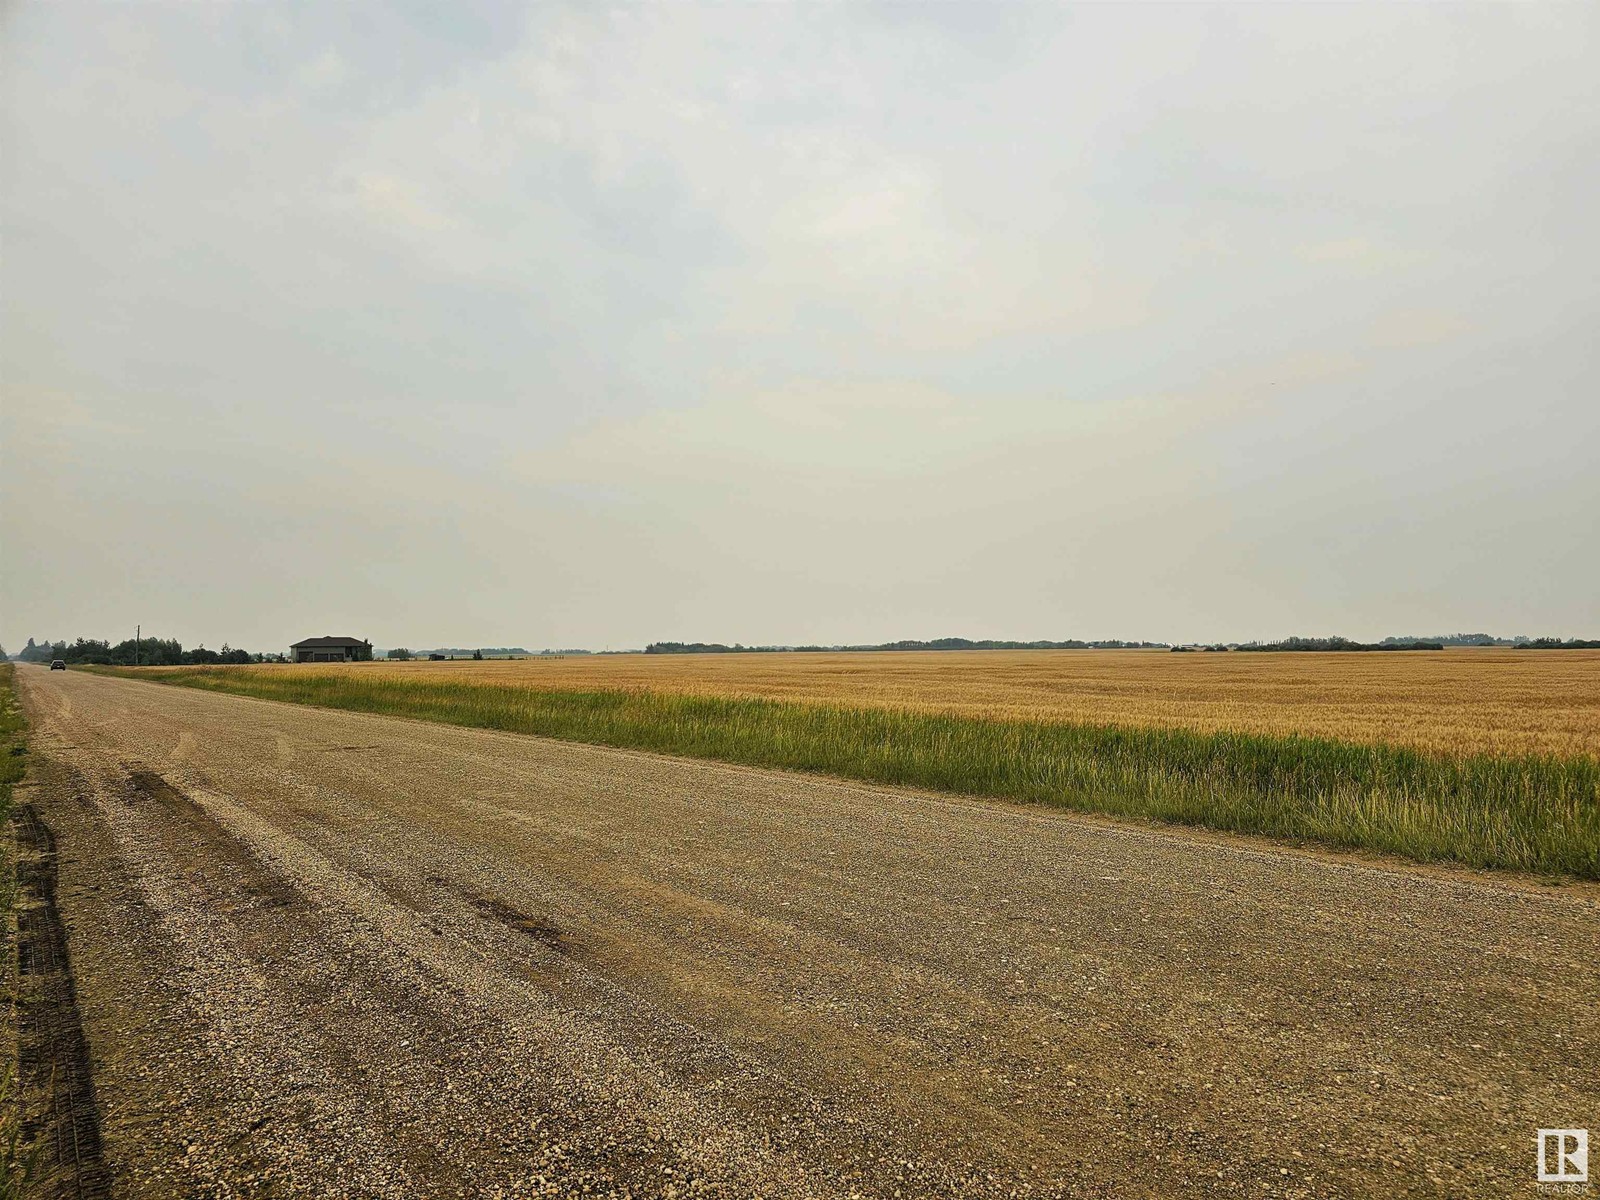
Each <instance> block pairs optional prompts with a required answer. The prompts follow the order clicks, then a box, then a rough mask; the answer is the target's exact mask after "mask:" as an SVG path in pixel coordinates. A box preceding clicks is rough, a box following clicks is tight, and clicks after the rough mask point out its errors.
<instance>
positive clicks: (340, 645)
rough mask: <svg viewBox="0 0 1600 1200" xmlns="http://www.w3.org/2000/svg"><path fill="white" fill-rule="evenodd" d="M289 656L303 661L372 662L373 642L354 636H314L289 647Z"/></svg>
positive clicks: (299, 661) (296, 660)
mask: <svg viewBox="0 0 1600 1200" xmlns="http://www.w3.org/2000/svg"><path fill="white" fill-rule="evenodd" d="M289 657H290V658H291V659H293V660H294V661H295V662H297V663H303V662H371V661H372V643H371V642H368V641H364V640H363V639H361V638H352V637H314V638H306V639H305V640H304V641H299V642H296V643H295V644H294V645H292V646H290V647H289Z"/></svg>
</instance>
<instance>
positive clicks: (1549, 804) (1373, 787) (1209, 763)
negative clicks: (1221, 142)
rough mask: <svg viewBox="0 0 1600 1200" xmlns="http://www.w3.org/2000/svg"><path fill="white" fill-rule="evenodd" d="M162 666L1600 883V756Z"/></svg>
mask: <svg viewBox="0 0 1600 1200" xmlns="http://www.w3.org/2000/svg"><path fill="white" fill-rule="evenodd" d="M141 677H142V678H152V679H157V680H159V681H160V682H163V683H170V684H180V685H182V686H185V687H194V688H203V689H208V690H212V691H220V692H229V693H233V694H235V695H243V696H254V697H259V698H263V699H272V700H285V701H291V702H294V703H298V704H311V705H320V706H324V707H330V708H342V709H353V710H356V711H359V712H370V713H382V714H385V715H390V716H403V717H415V718H421V719H423V720H430V721H442V722H447V723H450V724H455V725H467V726H475V727H479V728H485V729H499V730H507V731H510V732H514V733H530V734H540V735H543V736H546V737H555V738H564V739H567V740H571V741H579V742H589V743H594V744H598V745H604V746H618V747H628V748H634V749H642V750H652V751H659V752H662V753H667V754H679V755H686V756H690V757H695V758H709V759H718V760H721V761H724V762H734V763H744V764H748V765H751V766H758V767H782V768H789V769H793V770H800V771H815V772H823V773H827V774H832V775H840V776H845V777H848V778H851V779H860V780H866V781H869V782H873V783H886V784H903V785H908V786H911V787H917V788H925V789H931V790H938V791H944V792H955V793H963V794H968V795H974V796H992V797H999V798H1004V799H1008V800H1021V801H1031V802H1036V803H1043V804H1052V805H1059V806H1062V807H1067V808H1074V809H1082V810H1086V811H1094V812H1101V813H1109V814H1113V815H1118V816H1127V817H1136V818H1150V819H1155V820H1160V821H1172V822H1179V823H1183V824H1190V825H1203V826H1207V827H1209V828H1213V829H1223V830H1234V831H1238V832H1244V833H1262V834H1270V835H1273V836H1278V837H1285V838H1294V839H1305V840H1308V841H1313V842H1319V843H1322V844H1325V845H1329V846H1337V847H1358V848H1363V849H1370V850H1380V851H1386V852H1389V853H1393V854H1399V855H1404V856H1406V857H1408V858H1413V859H1418V860H1424V861H1426V860H1452V861H1456V862H1461V863H1467V864H1471V865H1474V866H1483V867H1505V868H1513V869H1519V870H1527V871H1536V872H1544V873H1555V874H1570V875H1575V876H1580V877H1583V878H1590V879H1594V878H1600V762H1597V761H1596V760H1594V759H1592V758H1588V757H1570V758H1564V757H1552V756H1533V755H1522V756H1515V757H1510V756H1491V755H1481V754H1480V755H1462V756H1454V755H1447V754H1439V753H1429V752H1424V751H1419V750H1413V749H1407V748H1404V747H1398V746H1387V745H1363V744H1357V743H1351V742H1342V741H1335V740H1331V739H1327V738H1311V737H1296V736H1270V735H1261V734H1244V733H1207V732H1196V731H1193V730H1185V729H1174V728H1168V729H1159V728H1120V727H1115V726H1101V725H1088V724H1059V723H1049V722H1039V721H1025V720H993V721H991V720H985V719H982V718H978V717H971V716H962V715H949V714H938V713H925V712H915V711H906V710H896V709H882V708H851V707H841V706H836V705H823V704H805V703H794V702H789V701H776V700H762V699H748V698H728V697H715V696H696V695H677V694H670V693H657V692H643V691H594V692H574V691H551V690H537V689H531V688H525V687H510V686H494V685H484V684H474V683H452V682H447V681H437V680H431V679H429V680H414V679H397V678H393V677H382V676H372V675H366V674H364V673H359V672H351V673H349V674H344V675H314V674H305V675H299V674H296V673H294V672H288V671H278V672H267V671H260V670H256V669H253V668H249V667H243V668H198V669H184V668H180V669H176V670H166V671H154V672H146V673H144V674H143V675H142V676H141Z"/></svg>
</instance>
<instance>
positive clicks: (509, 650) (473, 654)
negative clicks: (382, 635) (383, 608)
mask: <svg viewBox="0 0 1600 1200" xmlns="http://www.w3.org/2000/svg"><path fill="white" fill-rule="evenodd" d="M544 653H545V654H549V653H550V651H548V650H546V651H544ZM562 653H563V654H587V653H588V651H587V650H564V651H562ZM378 654H379V655H381V656H382V657H383V658H389V659H394V660H396V661H399V662H406V661H409V660H410V659H413V658H427V657H428V655H430V654H442V655H444V656H445V657H446V658H474V659H484V658H525V657H529V656H530V651H527V650H524V649H523V648H522V647H521V646H479V647H476V648H473V649H464V648H462V647H460V646H436V647H435V648H434V649H432V650H411V649H408V648H406V647H405V646H396V647H395V648H394V649H393V650H380V651H378Z"/></svg>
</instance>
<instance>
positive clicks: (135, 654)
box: [133, 625, 144, 667]
mask: <svg viewBox="0 0 1600 1200" xmlns="http://www.w3.org/2000/svg"><path fill="white" fill-rule="evenodd" d="M143 632H144V626H143V625H135V626H134V627H133V665H134V666H136V667H137V666H138V665H139V635H140V634H141V633H143Z"/></svg>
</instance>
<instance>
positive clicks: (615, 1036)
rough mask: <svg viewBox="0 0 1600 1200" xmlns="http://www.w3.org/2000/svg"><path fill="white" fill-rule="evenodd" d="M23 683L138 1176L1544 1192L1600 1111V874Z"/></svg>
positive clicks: (317, 1184) (270, 1190) (21, 675)
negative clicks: (1538, 1138)
mask: <svg viewBox="0 0 1600 1200" xmlns="http://www.w3.org/2000/svg"><path fill="white" fill-rule="evenodd" d="M17 680H18V683H19V685H20V687H21V689H22V692H23V695H24V699H25V704H26V707H27V711H28V715H29V717H30V720H31V721H32V724H33V732H32V746H33V752H32V755H31V762H32V768H31V776H30V779H31V785H30V786H29V787H28V788H27V789H25V793H24V794H23V795H19V799H21V798H24V796H25V798H26V800H27V801H28V804H29V807H30V808H31V809H32V810H33V811H34V812H36V813H37V814H38V816H39V818H40V819H41V820H42V821H43V822H44V824H45V825H47V826H48V829H49V831H51V832H53V835H54V845H55V850H56V867H57V879H56V885H55V886H56V900H57V905H58V907H59V911H60V914H61V918H62V923H63V925H64V927H65V930H66V944H67V947H68V952H69V953H70V958H71V964H72V968H73V972H74V975H75V979H76V1002H77V1006H78V1010H79V1011H80V1013H81V1018H82V1028H83V1030H84V1032H85V1034H86V1035H87V1044H88V1053H89V1058H90V1061H91V1064H92V1074H93V1081H94V1103H95V1107H96V1108H97V1110H98V1127H99V1142H100V1146H101V1147H102V1150H101V1151H100V1153H101V1156H102V1158H103V1163H102V1165H101V1167H99V1168H96V1169H103V1170H105V1171H108V1172H109V1177H110V1178H111V1180H112V1185H111V1189H112V1192H113V1194H116V1195H121V1196H138V1197H146V1196H148V1197H169V1196H291V1195H293V1196H302V1195H304V1196H327V1197H367V1196H374V1197H376V1196H383V1197H389V1196H395V1197H434V1196H439V1197H453V1196H470V1197H496V1196H504V1197H511V1196H534V1195H552V1196H587V1195H595V1196H612V1195H621V1196H633V1197H658V1196H659V1197H666V1196H681V1197H688V1196H716V1197H727V1198H729V1200H749V1198H753V1197H767V1198H771V1200H777V1198H780V1197H848V1196H871V1197H895V1196H899V1197H908V1198H909V1197H969V1196H970V1197H1001V1196H1028V1197H1045V1196H1091V1197H1092V1196H1119V1197H1120V1196H1162V1197H1181V1196H1210V1195H1220V1196H1233V1195H1239V1196H1252V1197H1254V1196H1306V1197H1311V1196H1316V1197H1322V1196H1343V1195H1354V1196H1401V1195H1419V1196H1440V1197H1444V1196H1450V1197H1459V1196H1480V1195H1483V1196H1508V1195H1535V1194H1536V1193H1537V1189H1536V1186H1535V1184H1534V1182H1533V1180H1534V1138H1535V1130H1536V1129H1537V1128H1540V1127H1588V1128H1591V1129H1595V1130H1596V1132H1597V1135H1600V1019H1597V1017H1596V1011H1597V1000H1600V902H1597V895H1596V891H1595V890H1594V889H1592V888H1586V887H1581V886H1572V885H1569V886H1566V887H1543V886H1540V885H1539V884H1538V883H1537V881H1527V882H1523V881H1518V880H1514V879H1504V878H1497V877H1492V876H1478V875H1471V874H1468V873H1464V872H1455V873H1452V872H1444V871H1429V870H1422V869H1416V870H1412V869H1407V868H1403V867H1398V866H1392V865H1386V864H1381V863H1373V862H1363V861H1360V860H1355V859H1339V858H1334V857H1331V856H1319V855H1312V854H1305V853H1299V852H1295V851H1291V850H1285V849H1280V848H1276V847H1273V846H1271V845H1268V844H1266V843H1246V842H1243V841H1240V840H1230V839H1223V838H1213V837H1205V836H1192V835H1186V834H1183V833H1176V832H1168V831H1163V830H1156V829H1146V828H1143V827H1138V826H1131V825H1115V824H1111V823H1108V822H1100V821H1095V820H1091V819H1086V818H1083V817H1077V816H1073V815H1069V814H1062V813H1055V812H1048V811H1043V810H1040V809H1029V808H1022V807H1016V806H1009V805H1004V804H997V803H992V802H977V801H965V800H960V799H951V798H949V797H939V796H930V795H925V794H920V793H915V792H909V791H899V790H893V789H884V788H876V787H867V786H862V785H857V784H852V783H847V782H837V781H832V780H824V779H818V778H813V777H806V776H798V775H788V774H782V773H777V772H767V771H757V770H750V769H746V768H741V767H730V766H723V765H719V764H715V763H704V762H692V761H683V760H678V759H671V758H663V757H659V756H654V755H648V754H640V753H630V752H623V751H616V750H607V749H599V748H594V747H587V746H578V745H569V744H564V743H560V742H552V741H543V740H539V739H534V738H527V737H519V736H513V735H505V734H498V733H490V732H482V731H474V730H466V729H456V728H450V727H448V726H437V725H427V724H422V723H416V722H411V721H401V720H393V719H387V718H380V717H370V716H362V715H356V714H348V713H338V712H326V711H320V710H315V709H310V708H300V707H293V706H289V705H281V704H274V703H267V702H262V701H255V700H245V699H239V698H235V697H228V696H220V695H212V694H206V693H201V692H195V691H188V690H182V689H178V688H170V687H161V686H156V685H152V684H147V683H142V682H135V681H127V680H118V679H109V678H101V677H95V676H91V675H87V674H82V673H79V672H74V671H68V672H65V673H63V672H56V673H54V674H52V673H49V672H47V671H45V670H42V669H30V668H19V670H18V672H17ZM59 1186H60V1187H61V1189H62V1190H61V1193H60V1194H66V1195H76V1194H78V1193H77V1192H74V1191H71V1190H69V1189H70V1186H72V1185H71V1184H70V1181H65V1182H61V1183H60V1184H59Z"/></svg>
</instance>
